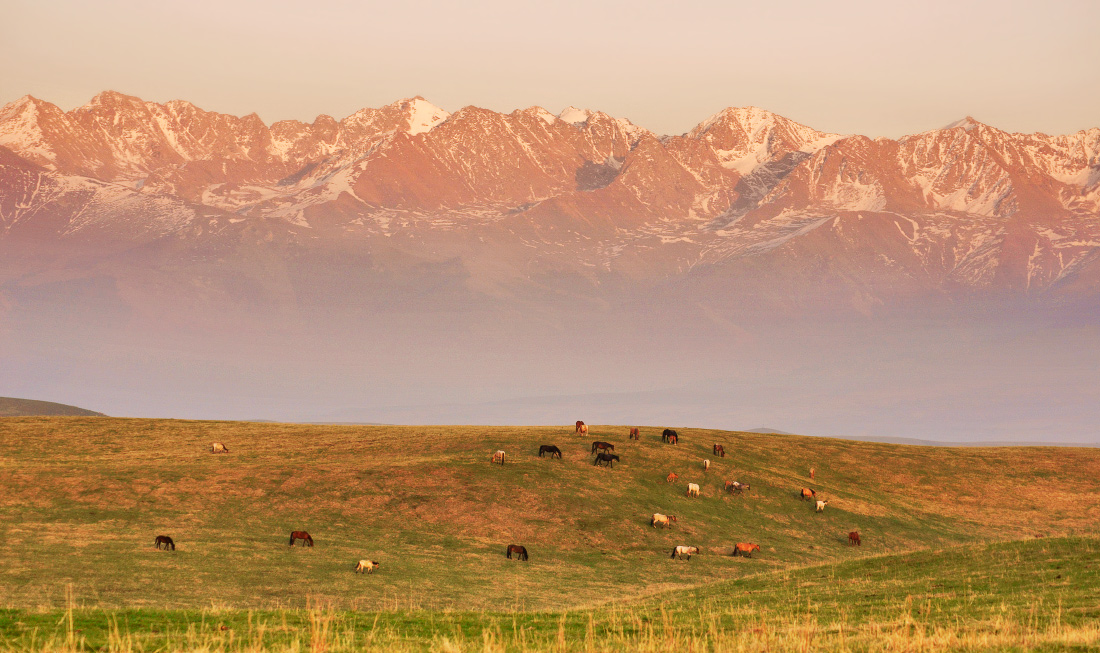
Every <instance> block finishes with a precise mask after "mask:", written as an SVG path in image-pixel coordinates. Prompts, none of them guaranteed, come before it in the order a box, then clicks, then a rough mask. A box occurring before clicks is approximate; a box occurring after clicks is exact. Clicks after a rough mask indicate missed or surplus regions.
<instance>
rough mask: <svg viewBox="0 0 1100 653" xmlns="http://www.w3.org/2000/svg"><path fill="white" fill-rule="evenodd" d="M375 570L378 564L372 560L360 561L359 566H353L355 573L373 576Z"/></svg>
mask: <svg viewBox="0 0 1100 653" xmlns="http://www.w3.org/2000/svg"><path fill="white" fill-rule="evenodd" d="M377 568H378V563H377V562H375V561H373V560H360V561H359V564H357V565H355V573H357V574H358V573H366V574H373V573H374V570H375V569H377Z"/></svg>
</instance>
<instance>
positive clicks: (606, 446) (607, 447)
mask: <svg viewBox="0 0 1100 653" xmlns="http://www.w3.org/2000/svg"><path fill="white" fill-rule="evenodd" d="M597 449H599V450H601V451H614V450H615V445H613V444H611V443H610V442H600V441H599V440H597V441H596V442H593V443H592V453H596V450H597Z"/></svg>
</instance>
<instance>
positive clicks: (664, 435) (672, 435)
mask: <svg viewBox="0 0 1100 653" xmlns="http://www.w3.org/2000/svg"><path fill="white" fill-rule="evenodd" d="M661 439H662V440H664V441H665V442H667V443H669V444H679V441H680V436H679V435H677V434H676V431H673V430H672V429H665V430H664V431H662V432H661Z"/></svg>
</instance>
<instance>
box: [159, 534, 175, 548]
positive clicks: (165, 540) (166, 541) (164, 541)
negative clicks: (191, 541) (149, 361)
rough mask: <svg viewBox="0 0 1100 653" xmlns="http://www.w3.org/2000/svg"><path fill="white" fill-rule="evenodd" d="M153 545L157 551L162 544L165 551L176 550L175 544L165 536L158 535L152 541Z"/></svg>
mask: <svg viewBox="0 0 1100 653" xmlns="http://www.w3.org/2000/svg"><path fill="white" fill-rule="evenodd" d="M153 544H154V545H155V546H156V547H157V548H158V549H159V548H160V545H161V544H163V545H164V550H165V551H167V550H168V549H172V550H173V551H175V550H176V543H175V542H173V541H172V538H170V537H168V536H167V535H158V536H157V539H156V540H154V541H153Z"/></svg>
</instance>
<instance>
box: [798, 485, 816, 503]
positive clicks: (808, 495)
mask: <svg viewBox="0 0 1100 653" xmlns="http://www.w3.org/2000/svg"><path fill="white" fill-rule="evenodd" d="M799 498H800V499H802V500H803V501H811V500H813V499H816V498H817V492H814V491H813V490H811V489H810V488H808V487H804V488H802V492H800V493H799Z"/></svg>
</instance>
